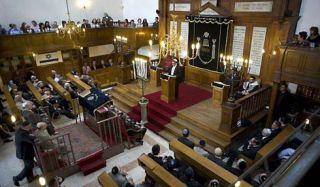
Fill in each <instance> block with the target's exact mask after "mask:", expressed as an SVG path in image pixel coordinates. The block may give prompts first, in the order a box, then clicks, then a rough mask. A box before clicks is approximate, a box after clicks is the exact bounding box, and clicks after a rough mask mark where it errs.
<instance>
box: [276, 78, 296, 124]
mask: <svg viewBox="0 0 320 187" xmlns="http://www.w3.org/2000/svg"><path fill="white" fill-rule="evenodd" d="M291 104H292V96H291V94H290V92H289V90H288V85H287V84H286V83H284V82H283V83H281V85H280V89H279V93H278V96H277V100H276V103H275V106H274V114H273V115H274V116H273V117H274V119H275V120H278V119H279V118H280V117H283V116H285V115H286V114H287V113H288V112H289V111H290V108H291Z"/></svg>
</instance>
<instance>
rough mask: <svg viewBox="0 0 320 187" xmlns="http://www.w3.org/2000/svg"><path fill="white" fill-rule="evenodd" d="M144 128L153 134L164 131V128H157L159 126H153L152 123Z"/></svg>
mask: <svg viewBox="0 0 320 187" xmlns="http://www.w3.org/2000/svg"><path fill="white" fill-rule="evenodd" d="M146 127H147V128H148V129H149V130H151V131H153V132H155V133H158V132H160V131H162V130H163V129H164V127H159V126H157V125H154V124H152V123H150V122H149V123H148V124H147V125H146Z"/></svg>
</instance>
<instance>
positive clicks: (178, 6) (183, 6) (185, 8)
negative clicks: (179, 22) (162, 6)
mask: <svg viewBox="0 0 320 187" xmlns="http://www.w3.org/2000/svg"><path fill="white" fill-rule="evenodd" d="M190 10H191V4H190V3H170V4H169V11H171V12H190Z"/></svg>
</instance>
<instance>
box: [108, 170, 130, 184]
mask: <svg viewBox="0 0 320 187" xmlns="http://www.w3.org/2000/svg"><path fill="white" fill-rule="evenodd" d="M109 175H110V176H111V177H112V179H113V181H114V182H116V183H117V184H118V186H126V185H127V184H128V183H130V184H133V180H132V179H128V178H127V173H126V172H124V171H120V170H119V168H118V167H117V166H114V167H113V168H112V170H111V173H110V174H109Z"/></svg>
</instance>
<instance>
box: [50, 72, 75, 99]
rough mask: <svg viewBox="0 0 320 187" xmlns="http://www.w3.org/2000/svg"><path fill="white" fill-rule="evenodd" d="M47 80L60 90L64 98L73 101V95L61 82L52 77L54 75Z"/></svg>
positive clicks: (59, 92)
mask: <svg viewBox="0 0 320 187" xmlns="http://www.w3.org/2000/svg"><path fill="white" fill-rule="evenodd" d="M47 81H48V83H49V84H51V85H52V87H53V88H54V89H55V90H56V91H57V92H58V94H59V95H60V96H61V97H62V98H64V99H65V100H66V101H68V102H71V100H72V99H71V95H70V93H69V92H67V90H65V89H64V88H63V87H62V86H61V85H60V84H58V83H57V82H56V81H54V80H53V79H52V77H48V78H47Z"/></svg>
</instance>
